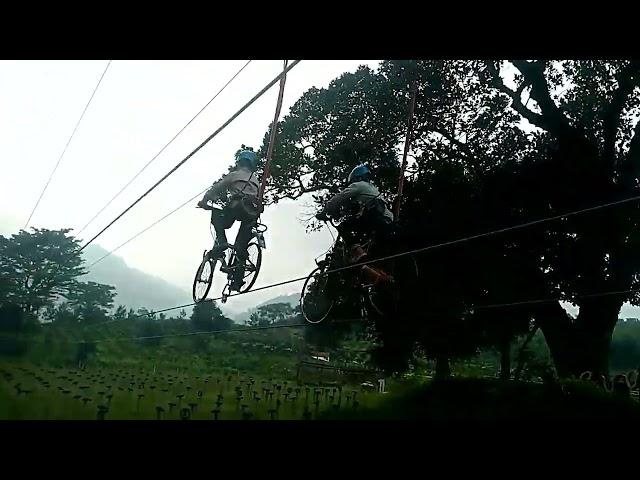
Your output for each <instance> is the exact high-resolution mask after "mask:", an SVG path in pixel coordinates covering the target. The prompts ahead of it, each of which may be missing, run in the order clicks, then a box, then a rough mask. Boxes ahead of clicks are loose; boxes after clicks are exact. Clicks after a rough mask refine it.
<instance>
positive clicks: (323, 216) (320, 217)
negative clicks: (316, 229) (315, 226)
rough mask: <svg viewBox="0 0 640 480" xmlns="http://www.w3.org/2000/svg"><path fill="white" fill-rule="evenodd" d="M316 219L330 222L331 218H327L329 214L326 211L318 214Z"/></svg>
mask: <svg viewBox="0 0 640 480" xmlns="http://www.w3.org/2000/svg"><path fill="white" fill-rule="evenodd" d="M316 218H317V219H318V220H320V221H322V222H326V221H327V220H329V217H328V216H327V213H326V212H325V211H324V210H323V211H321V212H318V213H316Z"/></svg>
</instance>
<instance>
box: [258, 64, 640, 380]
mask: <svg viewBox="0 0 640 480" xmlns="http://www.w3.org/2000/svg"><path fill="white" fill-rule="evenodd" d="M513 66H515V67H516V68H517V69H518V70H519V72H520V74H519V75H516V77H515V79H514V85H515V88H514V89H512V88H509V87H508V86H507V85H506V84H508V82H506V80H505V72H506V70H505V69H504V68H502V69H501V65H500V64H499V63H497V62H476V61H426V62H409V61H390V62H383V63H382V65H381V67H380V69H379V71H378V72H373V71H371V70H369V69H366V68H361V69H359V70H358V71H357V72H355V73H353V74H344V75H342V76H341V77H340V78H338V79H336V80H334V81H333V82H332V83H331V84H330V86H329V87H328V88H327V89H311V90H309V91H308V92H306V93H305V94H304V95H303V96H302V98H301V99H300V100H298V102H296V104H295V105H294V106H293V107H292V109H291V111H290V114H289V115H288V116H287V117H286V118H285V119H284V120H283V121H282V122H280V124H279V126H278V142H277V144H276V146H275V149H274V158H273V167H272V175H273V179H272V183H271V186H270V188H269V190H268V198H269V199H270V201H277V200H278V199H280V198H294V199H295V198H300V197H302V196H304V195H305V194H311V195H312V198H313V200H314V202H315V203H322V202H323V201H324V199H325V198H326V196H327V195H329V194H331V193H334V192H335V191H337V190H338V189H339V188H340V187H341V186H342V185H343V182H344V178H345V177H346V173H347V172H348V171H349V170H350V169H351V168H352V167H353V166H355V165H356V164H358V163H360V162H363V161H366V162H368V163H369V164H370V165H371V166H372V168H373V170H374V171H375V175H376V183H377V185H378V186H379V187H380V188H381V190H382V192H383V194H384V195H386V196H387V198H389V199H391V198H393V195H394V193H395V189H396V184H397V176H398V172H399V161H400V160H399V159H400V152H401V147H402V144H403V141H404V128H405V127H404V122H405V118H406V112H407V103H408V102H407V101H408V96H409V86H410V84H411V82H413V81H414V80H415V81H416V82H417V85H418V95H417V98H418V99H417V103H416V109H415V112H416V113H415V132H414V139H413V148H412V150H411V151H410V152H409V153H410V164H409V169H408V172H407V179H406V186H405V192H406V194H405V196H404V198H403V204H402V220H403V223H404V224H405V225H406V226H407V228H406V231H407V232H409V233H411V235H409V236H407V238H406V244H404V245H403V247H404V248H409V247H421V246H425V245H428V244H434V243H440V242H447V241H449V240H452V239H455V238H462V237H465V236H472V235H476V234H479V233H483V232H485V231H489V230H496V229H500V228H502V227H505V226H509V225H513V224H517V223H523V222H527V221H530V220H535V219H538V218H541V217H545V216H553V215H557V214H558V213H562V212H566V211H569V210H574V209H579V208H583V207H588V206H592V205H594V204H598V203H603V202H607V201H611V200H616V199H620V198H625V197H628V196H631V195H633V193H634V192H635V191H636V190H635V189H636V188H637V182H638V172H639V171H640V166H639V161H638V160H639V155H640V147H639V146H638V144H640V135H638V133H639V132H638V130H639V129H640V127H639V126H638V123H637V114H638V101H639V100H638V99H639V95H638V91H639V89H638V87H637V84H638V71H637V68H638V67H637V64H636V63H634V62H622V61H620V62H555V63H553V62H513ZM562 89H566V90H564V91H562ZM558 92H559V93H558ZM524 93H529V100H528V101H523V98H522V96H523V94H524ZM525 120H526V121H527V122H530V124H533V126H534V127H533V128H532V127H531V126H529V127H528V128H524V127H523V124H525V123H526V122H525ZM265 147H266V136H265V144H264V145H263V146H262V149H263V150H264V149H265ZM637 208H638V207H637V204H636V203H633V204H632V203H630V204H627V205H622V206H617V207H615V208H613V209H609V210H602V211H594V212H590V213H589V214H588V215H584V216H575V217H571V218H568V219H566V220H564V221H558V222H548V223H546V224H540V225H536V226H534V227H531V228H527V229H523V230H517V231H516V230H514V231H510V232H505V233H503V234H500V235H495V236H493V237H482V238H479V239H476V240H474V241H473V242H467V243H460V244H456V245H451V246H448V247H445V248H442V249H438V250H433V251H432V252H431V253H429V252H425V253H424V254H420V255H418V256H416V260H417V262H418V264H419V267H420V268H419V270H420V272H421V281H420V282H415V285H414V286H413V287H411V286H408V288H406V289H405V290H406V291H405V292H404V298H403V307H404V311H403V312H400V316H401V317H402V318H398V319H395V320H397V321H394V319H381V320H380V321H378V322H377V326H376V328H377V329H378V333H379V334H380V335H381V336H382V337H383V338H384V337H387V341H386V342H383V345H384V346H385V347H386V348H391V347H393V350H394V351H393V352H391V351H387V354H388V355H387V356H388V357H391V356H394V355H395V357H396V358H400V357H404V358H405V359H407V358H409V357H410V355H411V351H412V350H413V349H414V348H415V346H416V342H418V344H422V346H423V347H424V348H425V349H426V350H427V351H431V352H432V353H433V354H434V355H435V356H436V357H443V356H446V355H447V352H445V351H442V350H449V354H453V355H455V354H464V353H465V352H468V351H470V350H472V348H471V347H472V345H474V344H480V343H481V342H482V341H483V338H487V332H493V333H492V334H491V336H492V337H493V338H495V339H496V341H497V340H498V337H500V335H498V336H496V335H495V333H497V332H499V330H500V329H498V330H496V328H495V325H491V324H488V323H487V321H488V319H490V318H493V321H495V322H499V321H503V322H505V321H507V322H508V321H513V322H514V323H517V324H518V325H519V326H518V328H515V326H514V327H513V328H512V327H507V326H505V331H510V332H512V333H519V332H523V331H525V330H526V329H525V328H524V327H525V326H526V325H528V322H529V319H530V318H531V317H534V318H535V320H536V322H537V324H538V325H539V326H540V327H541V329H542V331H543V332H544V335H545V338H546V339H547V342H548V344H549V347H550V350H551V352H552V355H553V358H554V361H555V364H556V368H557V370H558V371H559V373H561V374H562V375H567V374H572V373H580V371H582V370H584V369H590V370H596V371H602V372H606V371H607V359H608V351H609V343H610V339H611V332H612V329H613V326H614V325H615V321H616V319H617V315H618V312H619V310H620V306H621V305H622V303H623V302H624V301H631V302H636V301H638V298H637V297H636V296H633V295H630V294H627V295H608V296H600V297H593V296H589V295H590V294H592V293H595V292H603V291H620V290H628V289H630V288H633V287H635V285H636V282H637V273H638V271H639V268H640V265H638V261H640V256H638V255H637V254H634V248H635V247H637V233H636V232H637V230H638V229H637V223H638V216H637ZM604 232H606V234H604ZM635 251H637V248H635ZM436 252H437V253H436ZM544 298H558V299H562V300H566V301H570V302H573V303H574V304H576V305H577V306H578V307H579V309H580V313H579V315H578V316H577V318H573V317H572V316H570V315H569V314H567V313H566V311H565V310H564V309H563V308H562V306H561V304H560V303H559V302H558V301H547V302H540V303H532V304H528V305H523V306H521V307H520V308H519V309H518V310H517V311H514V310H513V309H509V310H507V308H509V307H505V308H503V309H502V310H501V309H500V308H494V309H493V310H492V312H493V316H492V317H490V316H488V315H484V317H480V316H479V315H480V314H479V313H478V310H474V309H473V307H474V306H478V305H483V304H495V303H510V302H513V303H517V302H518V301H520V300H525V299H544ZM417 299H419V303H418V304H417V306H418V307H419V308H416V303H415V301H416V300H417ZM474 316H475V317H476V320H477V321H476V322H475V323H474ZM461 322H462V323H461ZM478 325H485V327H482V328H484V329H485V332H484V333H483V332H482V331H481V330H482V328H479V327H478ZM505 338H508V336H507V335H504V336H502V340H500V341H502V342H504V341H505V340H504V339H505ZM438 339H440V340H438ZM442 339H445V340H446V341H442Z"/></svg>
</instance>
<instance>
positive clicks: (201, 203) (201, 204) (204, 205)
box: [197, 200, 209, 208]
mask: <svg viewBox="0 0 640 480" xmlns="http://www.w3.org/2000/svg"><path fill="white" fill-rule="evenodd" d="M197 207H198V208H209V205H208V204H207V201H206V200H200V201H199V202H198V205H197Z"/></svg>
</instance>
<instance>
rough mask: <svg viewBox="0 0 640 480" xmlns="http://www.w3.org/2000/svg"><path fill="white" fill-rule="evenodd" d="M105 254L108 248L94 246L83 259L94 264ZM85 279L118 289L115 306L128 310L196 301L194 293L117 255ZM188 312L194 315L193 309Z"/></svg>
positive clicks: (109, 257)
mask: <svg viewBox="0 0 640 480" xmlns="http://www.w3.org/2000/svg"><path fill="white" fill-rule="evenodd" d="M105 253H107V251H106V250H105V249H104V248H102V247H100V246H99V245H95V244H91V245H89V246H88V247H87V248H86V249H85V250H84V251H83V256H84V258H85V260H86V262H87V264H91V263H92V262H94V261H96V260H97V259H98V258H100V257H102V256H103V255H104V254H105ZM82 280H84V281H89V280H91V281H94V282H99V283H106V284H108V285H113V286H114V287H116V298H115V302H114V303H115V305H125V306H126V307H127V308H133V309H138V308H141V307H145V308H148V309H151V310H154V309H155V310H159V309H162V308H167V307H172V306H175V305H181V304H184V303H191V302H192V301H193V300H192V299H191V294H190V292H187V291H186V290H183V289H181V288H180V287H178V286H176V285H173V284H171V283H169V282H167V281H165V280H163V279H161V278H159V277H155V276H153V275H149V274H148V273H145V272H143V271H141V270H138V269H136V268H132V267H129V266H128V265H127V264H126V263H125V261H124V260H123V259H122V258H121V257H118V256H117V255H110V256H108V257H107V258H105V259H104V260H102V261H101V262H100V263H98V264H96V265H95V266H94V267H92V268H91V270H90V272H89V273H88V274H87V275H85V276H83V277H82ZM185 310H187V312H188V313H190V309H185Z"/></svg>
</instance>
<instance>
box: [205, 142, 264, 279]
mask: <svg viewBox="0 0 640 480" xmlns="http://www.w3.org/2000/svg"><path fill="white" fill-rule="evenodd" d="M257 160H258V157H257V155H256V154H255V153H254V152H252V151H251V150H243V151H241V152H239V153H238V154H237V155H236V168H235V169H234V170H232V171H231V172H229V173H228V174H226V175H225V176H223V177H222V178H221V179H220V180H218V181H217V182H216V183H214V184H213V185H212V186H211V188H210V189H209V190H207V192H206V193H205V194H204V197H203V198H202V200H200V202H199V203H198V207H201V208H207V202H209V201H211V202H216V201H219V200H221V199H222V197H224V195H225V194H227V195H228V200H227V202H225V205H224V207H223V208H222V209H219V208H213V209H212V210H211V223H212V224H213V228H214V229H215V231H216V243H215V245H214V248H213V251H212V255H213V256H217V255H220V254H221V253H222V252H224V251H225V250H226V249H227V248H229V244H228V241H227V235H226V230H227V229H229V228H231V227H232V226H233V224H234V223H235V222H236V220H237V221H240V229H239V230H238V235H237V237H236V241H235V245H234V247H235V250H236V256H237V259H238V265H237V268H236V269H235V274H234V280H235V281H234V285H232V288H234V289H236V290H237V289H238V288H240V287H241V286H242V283H243V282H242V279H243V276H244V264H245V260H246V258H247V245H248V243H249V240H251V234H252V232H251V229H252V228H253V227H254V226H255V225H256V220H257V219H258V216H259V215H260V213H261V212H262V208H261V205H260V202H259V200H258V189H259V187H260V181H259V179H258V177H257V175H256V173H255V170H256V166H257Z"/></svg>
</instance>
